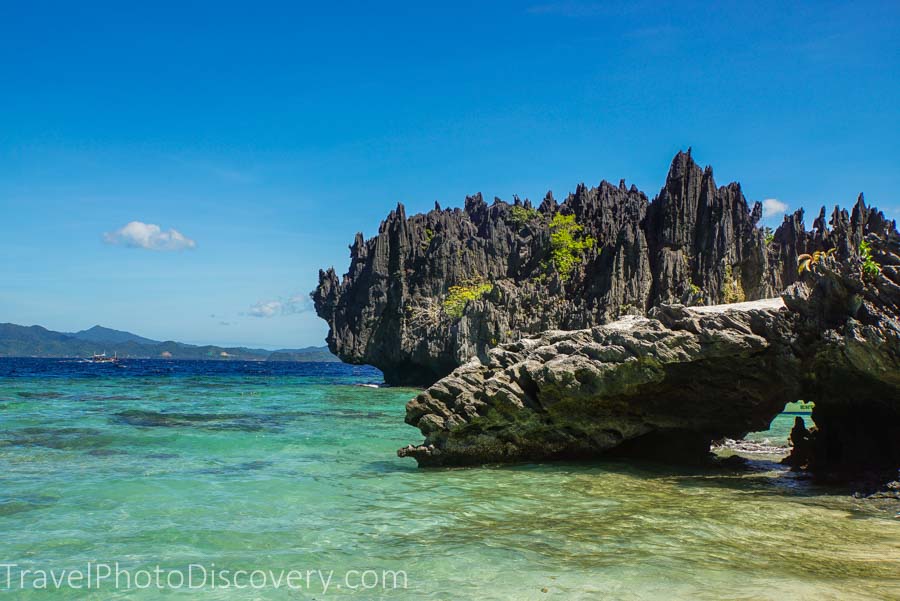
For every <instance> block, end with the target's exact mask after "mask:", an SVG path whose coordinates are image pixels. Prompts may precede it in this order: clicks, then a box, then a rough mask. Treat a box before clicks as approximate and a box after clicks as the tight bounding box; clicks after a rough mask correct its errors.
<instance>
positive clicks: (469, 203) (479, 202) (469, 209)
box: [465, 192, 487, 214]
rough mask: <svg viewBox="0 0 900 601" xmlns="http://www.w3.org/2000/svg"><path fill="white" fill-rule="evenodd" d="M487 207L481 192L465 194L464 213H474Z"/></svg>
mask: <svg viewBox="0 0 900 601" xmlns="http://www.w3.org/2000/svg"><path fill="white" fill-rule="evenodd" d="M483 208H487V203H486V202H484V198H483V197H482V196H481V192H479V193H478V194H476V195H474V196H466V203H465V211H466V213H470V214H471V213H474V212H476V211H478V210H479V209H483Z"/></svg>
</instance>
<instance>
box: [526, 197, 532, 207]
mask: <svg viewBox="0 0 900 601" xmlns="http://www.w3.org/2000/svg"><path fill="white" fill-rule="evenodd" d="M524 207H525V208H526V209H531V208H532V207H531V201H530V200H528V199H527V198H526V199H525V204H524Z"/></svg>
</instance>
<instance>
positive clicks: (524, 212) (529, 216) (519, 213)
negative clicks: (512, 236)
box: [509, 205, 540, 227]
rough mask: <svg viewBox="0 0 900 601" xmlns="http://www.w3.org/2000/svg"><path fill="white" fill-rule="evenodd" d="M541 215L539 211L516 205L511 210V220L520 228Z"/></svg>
mask: <svg viewBox="0 0 900 601" xmlns="http://www.w3.org/2000/svg"><path fill="white" fill-rule="evenodd" d="M539 215H540V213H538V210H537V209H529V208H525V207H523V206H520V205H515V206H513V207H512V208H510V209H509V220H510V221H511V222H513V223H515V224H516V225H518V226H519V227H521V226H523V225H525V224H526V223H528V222H529V221H532V220H534V219H537V217H538V216H539Z"/></svg>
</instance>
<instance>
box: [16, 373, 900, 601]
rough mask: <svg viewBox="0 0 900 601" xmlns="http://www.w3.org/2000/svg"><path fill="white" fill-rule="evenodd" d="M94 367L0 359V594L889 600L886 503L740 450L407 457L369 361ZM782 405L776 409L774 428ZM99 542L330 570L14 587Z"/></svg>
mask: <svg viewBox="0 0 900 601" xmlns="http://www.w3.org/2000/svg"><path fill="white" fill-rule="evenodd" d="M95 368H96V366H85V367H72V366H66V367H62V366H60V365H44V366H43V367H42V368H41V369H34V368H33V366H31V367H30V368H28V369H23V368H21V367H19V368H18V369H16V370H9V369H7V371H6V374H7V375H6V376H5V377H0V426H2V427H0V468H2V470H0V532H2V534H3V535H2V539H0V562H3V563H14V564H17V567H16V568H11V571H12V572H11V574H12V576H13V579H14V582H13V583H12V586H11V587H7V588H8V590H4V589H3V587H2V585H3V584H9V583H6V582H4V581H5V577H6V574H5V572H3V571H0V594H2V592H10V593H11V594H12V595H13V597H14V598H16V599H19V598H23V599H31V598H35V599H38V598H47V597H50V598H90V599H167V598H185V597H190V596H192V595H196V596H197V597H200V598H203V599H329V598H336V599H339V598H354V599H403V600H413V599H415V600H420V599H442V600H448V599H454V600H455V599H497V600H501V599H502V600H528V599H536V600H537V599H565V600H572V599H592V600H593V599H623V600H637V599H654V600H655V599H710V600H722V599H778V600H782V599H841V600H845V599H898V598H900V520H895V519H894V518H893V515H894V512H895V511H896V507H889V506H884V505H878V504H875V503H872V502H871V501H865V500H857V499H853V498H851V497H849V496H846V495H839V494H834V493H833V491H828V490H825V489H819V488H815V487H812V486H811V485H810V484H808V483H807V482H806V481H803V480H800V479H798V478H795V477H793V476H791V475H790V474H788V473H786V472H785V471H784V470H783V469H781V468H780V467H779V466H777V465H776V464H774V463H766V462H759V463H757V464H756V466H755V468H754V469H753V470H751V471H749V472H736V471H728V470H716V469H707V470H698V469H693V470H688V469H671V468H669V469H667V468H662V467H659V466H654V465H652V464H628V463H624V462H602V463H596V464H591V465H575V464H548V465H524V466H513V467H484V468H476V469H460V470H436V471H423V470H418V469H416V468H415V465H414V463H413V462H411V461H409V460H401V459H398V458H397V457H396V456H395V450H396V449H397V448H398V447H400V446H403V445H405V444H407V443H409V442H414V441H418V440H419V439H420V437H419V434H418V432H417V431H416V430H414V429H413V428H411V427H409V426H406V425H405V424H404V423H403V413H404V410H403V406H404V403H405V402H406V400H408V399H409V398H410V397H411V396H412V395H414V394H415V391H414V390H411V389H399V388H398V389H371V388H362V387H358V386H353V385H352V384H353V383H354V382H361V381H366V382H368V381H372V380H373V379H377V374H375V373H374V372H373V371H369V370H358V369H357V370H353V369H351V368H349V367H346V366H330V367H328V366H318V367H317V366H306V367H294V368H288V367H281V368H271V369H274V371H266V370H267V369H270V368H262V367H257V366H250V367H247V369H243V368H240V367H236V368H233V369H232V368H229V369H228V370H224V368H222V369H219V368H215V369H213V368H210V367H209V366H202V365H201V366H196V367H190V366H187V367H179V368H178V369H174V370H171V371H166V370H157V369H155V368H154V369H150V368H148V367H147V366H146V365H144V366H142V367H141V366H139V367H136V368H132V369H131V371H129V369H125V370H120V371H119V372H117V371H115V370H112V369H109V370H108V371H106V372H102V373H94V372H91V371H90V370H92V369H95ZM104 369H106V368H104ZM210 369H212V371H210ZM217 370H219V371H217ZM223 370H224V371H223ZM155 371H156V372H159V373H154V372H155ZM120 372H124V373H120ZM0 373H2V372H0ZM792 423H793V416H790V417H786V418H782V419H781V420H780V421H779V422H778V423H777V424H776V426H778V427H777V428H776V429H775V431H773V432H771V433H769V438H770V439H777V438H779V437H783V436H784V435H785V434H786V431H787V430H789V428H790V424H792ZM784 424H787V426H786V429H785V427H784ZM115 561H118V562H119V563H120V569H121V570H129V571H130V573H131V574H132V575H133V574H135V573H136V572H138V571H139V570H141V569H154V568H155V566H157V565H159V566H160V567H161V569H162V570H166V571H167V572H166V573H170V572H181V573H187V566H189V565H190V564H198V565H201V566H204V567H205V568H206V569H207V576H208V573H209V572H210V571H211V570H212V569H225V570H230V571H236V570H247V571H252V570H257V569H259V570H264V571H266V570H271V571H273V574H274V575H277V573H278V571H279V570H291V569H298V570H302V571H304V572H305V571H306V570H323V573H327V572H328V571H333V574H332V580H331V585H330V587H329V589H328V590H327V592H325V591H323V586H322V584H321V581H320V580H318V578H316V580H315V581H314V582H313V584H312V585H304V586H303V587H302V588H297V589H292V590H288V589H286V588H283V585H284V582H282V588H275V587H274V585H273V584H272V582H271V579H269V580H268V581H267V586H266V587H265V588H260V589H240V590H239V589H236V588H233V587H232V588H215V589H213V588H211V587H210V586H208V584H209V583H208V581H207V583H206V584H207V586H205V587H203V588H201V589H198V590H187V589H186V588H176V587H174V586H173V587H166V586H164V587H163V588H162V589H157V588H156V587H155V583H154V586H153V587H151V588H147V589H138V588H135V587H134V586H132V587H131V588H124V587H122V588H119V589H114V588H113V585H112V583H111V582H108V581H105V582H104V583H103V585H101V588H100V589H96V588H94V589H93V590H91V591H90V592H89V593H88V592H86V591H85V590H83V589H82V590H75V589H72V588H69V587H65V586H64V587H62V588H58V589H53V587H48V588H50V589H51V590H34V589H29V590H25V591H23V590H18V588H17V587H18V585H19V584H20V582H19V581H18V580H16V579H17V578H18V577H19V575H20V573H21V570H22V569H31V570H45V571H49V570H51V569H52V570H56V572H55V573H56V574H57V575H58V574H60V573H61V570H67V569H68V570H79V569H81V570H84V569H85V566H86V565H87V564H88V562H94V563H96V562H101V563H106V564H112V563H113V562H115ZM213 566H214V568H213ZM365 570H372V572H370V573H367V576H366V578H367V579H368V580H367V584H369V585H372V584H375V580H373V576H372V574H375V577H377V579H378V580H379V582H378V583H377V584H375V586H374V587H373V588H371V589H367V590H363V589H362V588H356V589H353V588H350V587H352V586H354V585H356V586H360V585H361V582H360V577H361V576H360V574H361V573H362V572H363V571H365ZM385 570H389V571H394V572H398V571H402V572H405V574H406V588H393V587H392V586H391V583H390V582H386V583H384V584H383V583H382V582H381V581H390V580H391V576H390V574H387V575H386V574H383V572H384V571H385ZM353 571H356V573H354V572H353ZM200 574H201V572H200V571H199V570H195V575H196V578H195V580H194V582H195V583H196V584H200V583H201V580H200ZM207 580H208V578H207ZM258 582H259V580H257V583H258ZM294 582H295V584H296V583H297V581H296V579H295V581H294ZM174 583H177V578H175V579H174ZM238 583H240V582H238ZM26 584H29V582H26ZM30 584H31V585H33V584H34V581H33V580H31V581H30ZM132 584H134V583H132ZM142 584H143V583H142ZM163 584H164V585H165V582H164V583H163ZM400 585H402V580H401V581H400V582H398V586H400ZM338 586H340V588H337V587H338ZM385 587H386V588H385ZM544 591H546V592H544Z"/></svg>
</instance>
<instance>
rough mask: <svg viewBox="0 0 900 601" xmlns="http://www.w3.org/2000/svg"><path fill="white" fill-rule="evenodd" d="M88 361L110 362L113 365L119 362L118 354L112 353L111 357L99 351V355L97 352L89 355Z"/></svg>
mask: <svg viewBox="0 0 900 601" xmlns="http://www.w3.org/2000/svg"><path fill="white" fill-rule="evenodd" d="M90 362H91V363H112V364H113V365H115V364H117V363H119V356H118V354H113V356H112V357H109V356H107V354H106V353H100V354H99V355H98V354H97V353H94V354H93V355H91V358H90Z"/></svg>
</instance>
